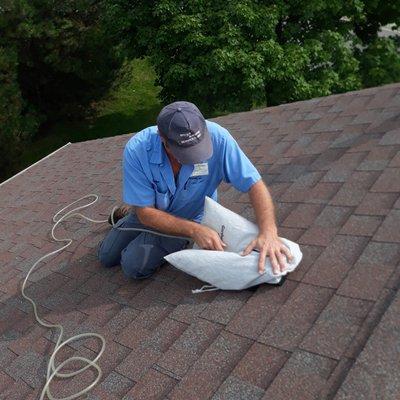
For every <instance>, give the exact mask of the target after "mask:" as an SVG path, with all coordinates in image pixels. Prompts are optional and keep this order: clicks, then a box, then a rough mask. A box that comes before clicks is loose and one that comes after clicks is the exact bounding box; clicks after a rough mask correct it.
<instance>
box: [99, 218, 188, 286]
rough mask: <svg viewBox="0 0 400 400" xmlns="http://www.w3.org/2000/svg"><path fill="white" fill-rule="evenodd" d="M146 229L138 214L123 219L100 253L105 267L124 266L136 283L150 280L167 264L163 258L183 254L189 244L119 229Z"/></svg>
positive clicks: (108, 234)
mask: <svg viewBox="0 0 400 400" xmlns="http://www.w3.org/2000/svg"><path fill="white" fill-rule="evenodd" d="M118 227H121V228H144V229H150V228H148V227H146V226H144V225H142V224H141V223H140V221H139V219H138V218H137V216H136V215H135V214H132V213H130V214H128V215H127V216H125V217H124V218H121V219H120V220H119V221H118V222H117V223H116V225H115V228H111V230H110V231H109V232H108V233H107V235H106V237H105V238H104V240H103V241H102V242H101V244H100V246H99V250H98V257H99V260H100V262H101V263H102V264H103V265H104V266H105V267H114V266H116V265H121V267H122V270H123V271H124V273H125V275H126V276H128V277H130V278H134V279H143V278H147V277H149V276H151V275H152V274H153V273H154V272H155V271H156V269H157V268H158V267H159V266H161V265H162V264H163V263H164V262H165V260H164V256H166V255H167V254H170V253H173V252H175V251H179V250H182V249H183V248H184V247H185V246H186V245H187V244H188V241H187V240H184V239H178V238H167V237H163V236H157V235H155V234H152V233H146V232H138V231H121V230H118V229H116V228H118Z"/></svg>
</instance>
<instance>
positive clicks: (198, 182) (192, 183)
mask: <svg viewBox="0 0 400 400" xmlns="http://www.w3.org/2000/svg"><path fill="white" fill-rule="evenodd" d="M205 183H206V177H205V176H195V177H191V178H189V179H188V180H187V181H186V183H185V185H184V186H183V191H182V192H183V193H185V194H188V193H193V192H196V191H197V190H199V189H201V188H202V187H204V184H205Z"/></svg>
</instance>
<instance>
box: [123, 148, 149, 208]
mask: <svg viewBox="0 0 400 400" xmlns="http://www.w3.org/2000/svg"><path fill="white" fill-rule="evenodd" d="M122 165H123V191H122V192H123V200H124V202H125V203H126V204H129V205H131V206H138V207H149V206H154V203H155V194H154V189H153V187H152V184H151V182H150V180H149V179H148V178H147V176H146V174H145V173H144V171H143V168H142V167H141V164H140V162H139V158H138V157H137V155H136V154H135V152H134V151H132V150H130V149H129V148H128V146H125V149H124V156H123V163H122Z"/></svg>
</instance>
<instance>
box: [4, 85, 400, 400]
mask: <svg viewBox="0 0 400 400" xmlns="http://www.w3.org/2000/svg"><path fill="white" fill-rule="evenodd" d="M215 121H217V122H219V123H220V124H222V125H223V126H225V127H226V128H228V129H229V130H230V131H231V133H232V134H233V135H234V136H235V137H236V138H237V140H238V141H239V143H240V145H241V146H242V148H243V150H244V151H245V152H246V153H247V154H248V155H249V157H250V158H251V159H252V160H253V162H254V163H255V164H256V165H257V167H258V168H259V170H260V172H261V173H262V176H263V178H264V179H265V181H266V183H267V185H268V187H269V188H270V190H271V192H272V194H273V198H274V201H275V204H276V209H277V216H278V222H279V234H280V236H283V237H287V238H288V239H291V240H293V241H296V242H298V243H299V244H300V246H301V248H302V250H303V253H304V260H303V261H302V263H301V264H300V266H299V267H298V269H297V270H296V271H295V272H294V273H292V274H291V275H290V276H289V278H288V280H287V281H286V282H285V284H284V285H283V286H282V287H269V286H262V287H259V288H258V289H257V290H256V291H255V292H253V291H248V290H247V291H242V292H237V293H236V292H208V293H204V294H200V295H199V294H197V295H192V294H191V292H190V289H192V288H196V287H199V285H200V283H199V282H198V281H197V280H196V279H194V278H192V277H190V276H187V275H185V274H183V273H181V272H178V271H176V270H175V269H174V268H173V267H171V266H169V265H165V266H163V267H162V268H161V269H160V270H159V271H158V272H157V274H156V275H155V276H154V278H151V279H148V280H144V281H130V280H128V279H127V278H125V277H124V275H123V273H122V272H121V269H120V268H118V267H117V268H113V269H104V268H102V267H101V266H100V265H99V262H98V261H97V260H96V247H97V244H98V242H99V241H100V240H101V239H102V237H103V236H104V234H105V233H106V231H107V230H108V229H109V228H108V226H107V225H106V224H104V225H100V226H99V225H96V226H95V225H92V224H89V223H85V222H82V221H71V222H68V223H66V224H65V229H66V230H67V231H68V232H70V233H71V232H73V237H74V238H75V239H76V241H75V243H74V245H73V246H72V247H70V248H69V249H67V251H66V252H64V253H62V254H60V255H58V256H56V257H55V258H54V259H52V260H50V261H48V262H46V263H45V264H44V265H43V267H42V268H40V270H39V271H37V272H36V273H35V274H34V275H33V276H32V278H31V283H30V287H29V289H28V293H30V294H31V295H32V296H33V297H34V298H35V299H36V301H37V302H38V304H39V305H40V307H39V311H40V313H41V315H42V316H44V317H45V319H47V320H48V321H52V322H59V323H61V324H63V325H64V326H65V328H66V335H67V336H69V335H71V334H75V333H79V332H84V331H88V330H89V331H95V332H99V333H102V334H103V335H105V337H106V340H107V348H106V352H105V354H104V355H103V357H102V358H101V360H100V366H101V367H102V369H103V372H104V376H103V380H102V382H101V383H100V384H99V385H98V386H97V387H96V388H95V389H94V390H93V391H92V392H91V393H90V395H89V396H88V397H87V398H88V399H92V400H94V399H107V400H113V399H124V400H132V399H135V400H139V399H146V400H148V399H170V400H179V399H184V400H192V399H199V400H202V399H212V400H217V399H218V400H222V399H229V400H234V399H240V400H242V399H246V400H256V399H264V400H267V399H268V400H278V399H285V400H286V399H291V400H294V399H296V400H297V399H298V400H309V399H335V400H345V399H346V400H352V399H354V400H355V399H357V400H360V399H365V400H370V399H371V400H372V399H378V398H379V399H385V400H394V399H399V398H400V377H399V374H398V368H399V361H400V335H399V332H400V293H399V287H400V267H399V261H400V234H399V232H400V230H399V225H400V197H399V195H400V83H398V84H392V85H386V86H382V87H378V88H371V89H366V90H361V91H355V92H348V93H345V94H339V95H333V96H328V97H323V98H316V99H312V100H308V101H302V102H295V103H290V104H285V105H280V106H277V107H270V108H266V109H261V110H255V111H251V112H245V113H238V114H232V115H227V116H223V117H219V118H216V119H215ZM129 137H130V135H123V136H118V137H113V138H108V139H99V140H94V141H90V142H82V143H75V144H72V145H70V146H67V147H65V148H63V149H62V150H61V151H59V152H58V153H56V154H54V155H53V156H51V157H49V158H47V159H46V160H43V161H42V162H40V163H39V164H37V165H36V166H34V167H33V168H31V169H29V170H27V171H25V172H24V173H22V174H21V175H19V176H18V177H16V178H15V179H13V180H11V181H9V182H7V183H6V184H4V185H3V186H2V187H1V188H0V198H1V202H0V224H1V227H2V229H1V231H0V301H1V304H0V335H1V336H0V398H1V399H7V400H8V399H18V400H22V399H34V398H37V396H38V393H39V392H40V390H41V387H42V384H43V382H44V375H45V368H46V361H47V359H48V355H49V353H50V352H51V350H52V348H53V346H54V340H55V339H54V334H51V333H49V332H48V331H47V330H45V329H43V328H41V327H38V326H37V325H36V324H35V322H34V320H33V318H32V313H31V310H30V306H29V304H28V303H27V302H26V301H23V299H22V297H21V295H20V283H21V278H23V277H24V275H25V274H26V272H27V271H28V269H29V268H30V266H31V265H32V263H33V261H35V260H36V259H37V258H38V257H39V256H41V255H42V254H44V253H45V252H48V251H50V250H53V249H55V248H58V245H57V244H55V243H53V242H51V240H50V236H49V230H50V228H51V217H52V216H53V214H54V213H55V212H56V211H57V210H58V209H60V208H61V207H63V205H65V204H67V203H69V202H71V201H73V200H75V199H77V198H79V197H81V196H82V195H84V194H87V193H98V194H99V195H101V200H100V202H99V204H98V206H97V207H95V208H93V209H92V210H91V211H90V212H88V214H90V215H91V216H93V217H95V218H99V217H106V216H107V215H108V212H109V210H110V208H111V207H112V205H114V204H115V203H118V202H119V201H120V186H121V168H120V159H121V152H122V149H123V146H124V144H125V143H126V141H127V140H128V138H129ZM220 200H221V202H222V204H224V205H226V206H228V207H229V208H231V209H233V210H234V211H236V212H238V213H240V214H242V215H244V216H246V217H248V218H253V214H252V211H251V207H250V204H249V200H248V197H247V195H246V194H241V193H239V192H237V191H235V190H234V189H233V188H230V187H229V186H226V185H223V186H222V187H221V190H220ZM61 230H63V228H61ZM96 346H97V343H94V342H92V341H90V340H89V341H86V342H85V343H75V344H73V345H71V346H70V347H69V348H67V349H65V351H64V354H65V356H67V355H71V354H74V353H79V354H85V355H87V356H93V354H95V353H94V351H95V350H96ZM91 378H92V376H91V375H90V373H89V372H88V374H87V376H86V375H85V376H83V377H79V378H73V379H71V380H70V381H69V382H68V383H65V382H63V381H61V382H55V383H54V389H53V390H52V391H53V393H54V394H55V395H56V396H57V397H59V396H62V395H63V394H64V395H66V394H67V393H70V392H71V391H72V390H73V389H74V388H79V387H82V385H83V383H84V382H86V381H90V379H91Z"/></svg>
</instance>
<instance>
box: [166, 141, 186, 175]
mask: <svg viewBox="0 0 400 400" xmlns="http://www.w3.org/2000/svg"><path fill="white" fill-rule="evenodd" d="M164 150H165V152H166V153H167V156H168V158H169V162H170V163H171V167H172V171H173V172H174V176H175V178H176V177H177V175H178V174H179V171H180V169H181V166H182V164H181V163H180V162H179V161H178V160H177V159H176V158H175V157H174V156H173V155H172V154H171V153H170V152H169V151H168V150H167V149H166V148H165V146H164Z"/></svg>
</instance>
